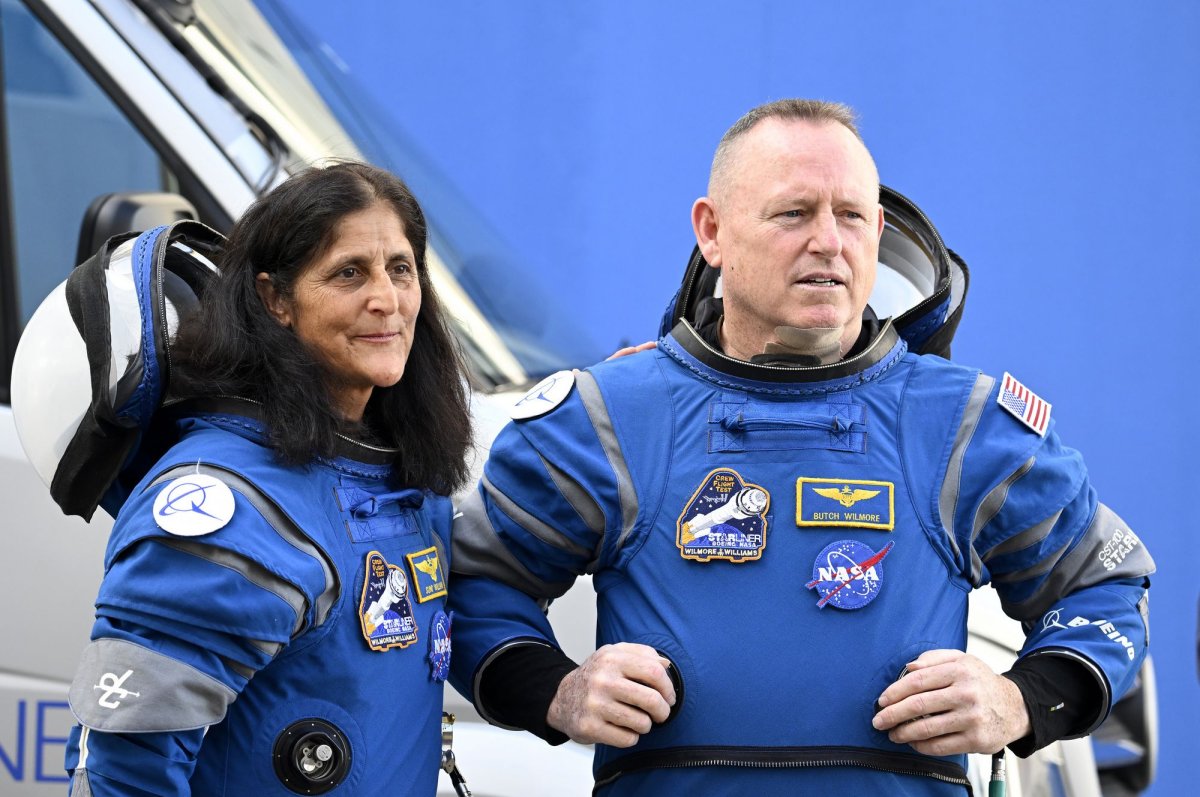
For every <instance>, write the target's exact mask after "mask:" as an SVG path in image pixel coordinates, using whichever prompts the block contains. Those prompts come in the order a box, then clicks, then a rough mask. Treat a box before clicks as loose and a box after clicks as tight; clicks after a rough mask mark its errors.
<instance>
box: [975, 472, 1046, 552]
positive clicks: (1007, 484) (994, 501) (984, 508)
mask: <svg viewBox="0 0 1200 797" xmlns="http://www.w3.org/2000/svg"><path fill="white" fill-rule="evenodd" d="M1035 459H1036V457H1030V458H1029V459H1027V460H1025V464H1024V465H1022V466H1021V467H1019V468H1017V469H1016V470H1015V471H1013V472H1012V474H1010V475H1009V477H1008V478H1007V479H1005V480H1004V481H1002V482H1000V483H999V484H997V485H996V486H995V487H993V488H992V490H991V492H989V493H988V494H987V495H985V496H984V497H983V500H982V501H980V502H979V508H978V509H977V510H975V525H974V526H973V527H972V528H971V542H972V544H973V543H974V542H975V540H976V539H977V538H978V537H979V532H981V531H983V527H984V526H986V525H987V524H988V523H991V522H992V519H993V518H995V517H996V515H997V514H998V513H999V512H1000V510H1001V508H1003V506H1004V502H1005V501H1006V500H1007V499H1008V491H1009V490H1011V489H1012V486H1013V485H1014V484H1016V483H1017V482H1018V481H1020V480H1021V477H1023V476H1024V475H1025V474H1026V473H1029V471H1031V470H1033V464H1034V461H1035Z"/></svg>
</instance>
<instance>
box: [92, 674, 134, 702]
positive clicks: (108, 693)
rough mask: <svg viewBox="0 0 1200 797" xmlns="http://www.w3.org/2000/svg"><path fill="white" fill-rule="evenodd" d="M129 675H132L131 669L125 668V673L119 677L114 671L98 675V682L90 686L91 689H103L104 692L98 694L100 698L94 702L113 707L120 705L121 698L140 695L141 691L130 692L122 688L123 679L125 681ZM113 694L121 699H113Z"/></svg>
mask: <svg viewBox="0 0 1200 797" xmlns="http://www.w3.org/2000/svg"><path fill="white" fill-rule="evenodd" d="M131 675H133V670H126V671H125V674H124V675H122V676H121V677H120V678H118V677H117V674H116V673H115V672H106V673H104V675H102V676H101V677H100V683H98V684H96V685H95V686H93V687H92V689H93V690H95V689H103V690H104V694H102V695H100V699H99V700H98V701H96V702H98V703H99V704H100V705H101V706H103V707H104V708H108V709H113V708H119V707H120V705H121V700H124V699H126V698H128V697H131V696H132V697H141V693H139V692H131V691H129V690H128V689H125V688H123V686H124V684H125V681H127V680H128V679H129V676H131ZM114 695H115V696H117V697H119V698H121V700H113V696H114Z"/></svg>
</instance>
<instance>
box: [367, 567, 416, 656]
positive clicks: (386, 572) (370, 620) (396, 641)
mask: <svg viewBox="0 0 1200 797" xmlns="http://www.w3.org/2000/svg"><path fill="white" fill-rule="evenodd" d="M358 619H359V621H360V622H361V623H362V631H363V638H364V639H366V640H367V645H369V646H370V648H371V650H388V649H390V648H406V647H408V646H409V645H411V644H412V643H414V642H416V641H417V621H416V620H415V619H413V612H412V602H411V601H410V600H409V595H408V577H407V576H406V575H404V571H403V570H401V569H400V568H399V567H397V566H396V565H391V564H388V561H387V560H386V559H384V558H383V554H381V553H380V552H379V551H371V552H370V553H369V554H367V566H366V574H365V576H364V578H363V591H362V600H361V601H360V602H359V608H358Z"/></svg>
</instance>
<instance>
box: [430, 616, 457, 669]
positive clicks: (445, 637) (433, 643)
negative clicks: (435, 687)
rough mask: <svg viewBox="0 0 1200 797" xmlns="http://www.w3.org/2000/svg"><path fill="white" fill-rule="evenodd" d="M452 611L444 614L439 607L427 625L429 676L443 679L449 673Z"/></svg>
mask: <svg viewBox="0 0 1200 797" xmlns="http://www.w3.org/2000/svg"><path fill="white" fill-rule="evenodd" d="M452 622H454V612H450V614H446V613H445V612H444V611H442V610H441V609H438V610H437V611H436V612H434V615H433V622H431V623H430V625H429V677H431V678H432V679H433V680H435V681H439V682H440V681H445V680H446V677H447V676H449V675H450V624H451V623H452Z"/></svg>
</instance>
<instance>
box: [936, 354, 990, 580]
mask: <svg viewBox="0 0 1200 797" xmlns="http://www.w3.org/2000/svg"><path fill="white" fill-rule="evenodd" d="M995 383H996V380H995V379H993V378H992V377H990V376H988V375H987V374H980V375H979V376H977V377H976V378H975V385H974V386H973V387H972V388H971V396H970V398H968V399H967V406H966V409H964V410H963V416H962V420H961V421H960V422H959V424H958V431H957V432H955V434H954V446H953V447H952V448H951V449H950V462H949V463H948V464H947V466H946V478H945V480H944V481H943V482H942V491H941V493H940V495H939V496H938V512H939V513H940V515H941V520H942V528H943V529H944V530H945V532H946V534H947V535H949V537H950V548H951V550H953V551H954V555H955V556H961V553H962V552H961V551H959V549H958V539H957V538H956V537H955V534H954V514H955V510H956V509H957V508H958V495H959V492H960V490H961V487H962V466H963V459H964V458H965V457H966V454H967V446H969V445H970V444H971V438H972V437H973V436H974V435H975V429H976V428H977V427H978V426H979V419H980V418H981V417H982V416H983V409H984V407H986V406H987V398H988V394H990V393H991V392H992V385H994V384H995Z"/></svg>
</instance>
